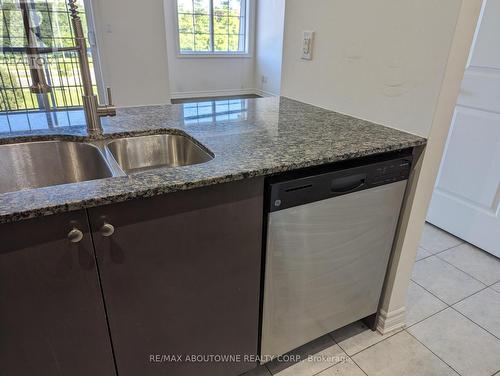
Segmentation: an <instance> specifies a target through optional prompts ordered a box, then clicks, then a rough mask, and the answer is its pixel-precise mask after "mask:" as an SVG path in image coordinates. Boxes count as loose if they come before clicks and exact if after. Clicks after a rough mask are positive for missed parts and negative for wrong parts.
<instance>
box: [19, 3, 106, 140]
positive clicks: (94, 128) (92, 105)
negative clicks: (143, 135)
mask: <svg viewBox="0 0 500 376" xmlns="http://www.w3.org/2000/svg"><path fill="white" fill-rule="evenodd" d="M25 1H26V0H23V1H22V2H21V7H22V9H23V19H24V26H25V33H26V34H27V37H28V43H29V46H28V48H27V49H26V52H27V53H28V54H30V55H32V56H37V55H38V54H47V53H51V52H53V50H52V49H51V48H40V47H36V46H33V44H34V42H33V37H32V35H31V33H30V32H29V30H28V29H29V22H30V21H29V17H28V13H29V8H28V6H27V5H26V2H25ZM68 6H69V11H70V13H71V23H72V26H73V32H74V34H75V46H72V47H60V48H58V49H57V51H58V52H66V51H76V52H77V53H78V61H79V66H80V76H81V78H82V87H83V96H82V101H83V110H84V112H85V120H86V123H87V131H88V134H89V136H91V137H95V136H100V135H102V133H103V131H102V124H101V117H103V116H115V115H116V107H115V106H113V104H112V98H111V89H110V88H107V89H106V96H107V100H108V104H104V105H101V104H99V100H98V99H97V95H95V94H94V90H93V88H92V75H91V73H90V65H89V59H88V56H87V42H86V40H85V33H84V32H83V26H82V20H81V19H80V16H79V15H78V6H77V5H76V0H68ZM31 78H32V85H31V92H33V93H37V94H43V93H48V92H50V91H51V90H52V88H51V87H50V85H49V84H48V83H47V80H46V78H45V71H44V69H43V67H41V66H33V67H31Z"/></svg>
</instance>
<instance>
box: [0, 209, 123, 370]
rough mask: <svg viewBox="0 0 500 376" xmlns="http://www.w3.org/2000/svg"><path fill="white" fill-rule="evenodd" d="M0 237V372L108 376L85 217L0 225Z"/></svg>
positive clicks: (104, 328)
mask: <svg viewBox="0 0 500 376" xmlns="http://www.w3.org/2000/svg"><path fill="white" fill-rule="evenodd" d="M72 230H73V232H72V233H71V234H70V232H71V231H72ZM75 230H76V231H75ZM68 234H69V238H70V239H71V240H73V241H78V240H79V241H78V242H75V243H73V242H71V241H70V240H69V239H68ZM0 239H1V240H0V374H1V375H9V376H25V375H37V376H54V375H72V376H80V375H81V376H88V375H93V376H109V375H114V374H115V368H114V364H113V355H112V350H111V344H110V340H109V335H108V328H107V325H106V316H105V312H104V306H103V302H102V296H101V290H100V286H99V279H98V272H97V267H96V261H95V257H94V250H93V247H92V240H91V237H90V231H89V226H88V220H87V215H86V213H85V211H79V212H73V213H66V214H61V215H54V216H48V217H44V218H40V219H34V220H28V221H24V222H19V223H13V224H3V225H0Z"/></svg>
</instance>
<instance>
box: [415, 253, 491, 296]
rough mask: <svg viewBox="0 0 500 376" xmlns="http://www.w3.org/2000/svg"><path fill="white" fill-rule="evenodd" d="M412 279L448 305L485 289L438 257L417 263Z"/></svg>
mask: <svg viewBox="0 0 500 376" xmlns="http://www.w3.org/2000/svg"><path fill="white" fill-rule="evenodd" d="M412 279H413V281H415V282H417V283H418V284H419V285H420V286H422V287H424V288H425V289H426V290H428V291H429V292H431V293H432V294H434V295H435V296H437V297H438V298H439V299H441V300H442V301H444V302H445V303H448V304H454V303H456V302H458V301H459V300H462V299H463V298H466V297H468V296H470V295H472V294H474V293H475V292H477V291H479V290H481V289H483V288H484V287H485V285H484V284H482V283H481V282H479V281H477V280H475V279H474V278H472V277H471V276H469V275H467V274H466V273H464V272H462V271H460V270H458V269H457V268H455V267H453V266H452V265H450V264H448V263H447V262H445V261H443V260H441V259H440V258H438V257H436V256H432V257H428V258H426V259H423V260H420V261H417V262H416V263H415V265H414V267H413V274H412Z"/></svg>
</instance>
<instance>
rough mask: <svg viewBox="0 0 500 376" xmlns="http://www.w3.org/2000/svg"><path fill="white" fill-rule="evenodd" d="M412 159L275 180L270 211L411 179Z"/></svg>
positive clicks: (270, 189) (271, 183)
mask: <svg viewBox="0 0 500 376" xmlns="http://www.w3.org/2000/svg"><path fill="white" fill-rule="evenodd" d="M411 166H412V158H411V156H408V157H399V158H394V159H389V160H383V161H377V162H373V163H367V164H362V165H358V166H354V167H349V168H339V169H336V168H335V165H333V166H332V169H331V171H326V172H321V173H318V174H313V175H306V176H302V177H300V176H299V177H297V176H294V177H293V178H287V177H286V176H283V177H281V178H274V179H271V180H270V181H269V182H268V187H267V194H268V198H269V199H268V200H267V202H268V203H269V204H268V205H269V207H268V208H267V210H268V211H269V212H274V211H278V210H283V209H287V208H291V207H294V206H299V205H304V204H308V203H310V202H314V201H320V200H325V199H328V198H331V197H337V196H342V195H346V194H349V193H354V192H358V191H361V190H365V189H370V188H375V187H377V186H380V185H385V184H391V183H396V182H398V181H402V180H407V179H408V177H409V176H410V172H411Z"/></svg>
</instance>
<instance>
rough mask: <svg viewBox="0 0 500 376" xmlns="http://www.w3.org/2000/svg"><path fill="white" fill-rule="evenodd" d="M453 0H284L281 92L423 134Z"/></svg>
mask: <svg viewBox="0 0 500 376" xmlns="http://www.w3.org/2000/svg"><path fill="white" fill-rule="evenodd" d="M460 3H461V2H460V1H457V0H441V1H438V2H436V1H434V0H419V1H414V0H378V1H371V0H349V1H344V0H328V1H326V0H309V1H302V0H287V1H286V16H285V39H284V52H283V75H282V95H285V96H288V97H291V98H295V99H298V100H301V101H304V102H308V103H312V104H315V105H318V106H321V107H325V108H328V109H332V110H335V111H339V112H342V113H346V114H350V115H353V116H356V117H360V118H364V119H368V120H371V121H375V122H378V123H382V124H384V125H387V126H391V127H394V128H399V129H402V130H406V131H409V132H412V133H415V134H419V135H423V136H427V135H428V133H429V130H430V127H431V124H432V116H433V113H434V108H435V105H436V102H437V98H438V94H439V90H440V87H441V81H442V78H443V74H444V70H445V66H446V61H447V58H448V53H449V50H450V45H451V40H452V37H453V33H454V30H455V24H456V21H457V17H458V11H459V9H460ZM304 30H314V31H316V35H315V41H314V50H313V60H312V61H304V60H301V59H300V54H301V46H302V31H304Z"/></svg>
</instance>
